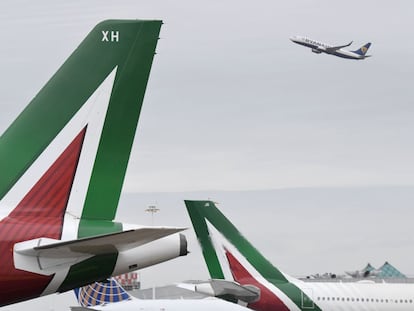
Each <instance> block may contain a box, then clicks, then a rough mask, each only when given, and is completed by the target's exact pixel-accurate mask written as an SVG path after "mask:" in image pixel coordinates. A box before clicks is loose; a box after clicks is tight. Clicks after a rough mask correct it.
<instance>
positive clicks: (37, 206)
mask: <svg viewBox="0 0 414 311" xmlns="http://www.w3.org/2000/svg"><path fill="white" fill-rule="evenodd" d="M161 24H162V22H161V21H140V20H108V21H104V22H101V23H99V24H98V25H97V26H96V27H95V28H94V29H93V30H92V31H91V32H90V33H89V34H88V36H87V37H86V38H85V39H84V41H83V42H82V43H81V44H80V45H79V47H78V48H77V49H76V50H75V51H74V52H73V53H72V55H71V56H70V57H69V58H68V59H67V61H66V62H65V63H64V64H63V65H62V66H61V67H60V69H59V70H58V71H57V72H56V73H55V75H54V76H53V77H52V78H51V79H50V80H49V82H48V83H47V84H46V85H45V86H44V87H43V88H42V89H41V90H40V92H39V93H38V94H37V95H36V96H35V97H34V99H33V100H32V101H31V102H30V103H29V105H28V106H27V107H26V109H24V110H23V112H22V113H21V114H20V115H19V116H18V117H17V119H16V120H15V121H14V122H13V123H12V124H11V125H10V126H9V127H8V128H7V130H6V131H5V132H4V133H3V134H2V135H1V136H0V172H1V173H0V174H1V175H0V261H1V264H0V292H1V295H0V306H3V305H7V304H11V303H15V302H19V301H23V300H28V299H31V298H34V297H39V296H43V295H47V294H50V293H54V292H64V291H68V290H71V289H73V288H75V287H79V286H82V285H84V284H89V283H91V282H93V281H95V280H102V279H106V278H108V277H110V276H111V275H118V274H122V273H126V272H129V271H131V270H136V269H138V268H140V267H147V266H150V265H153V264H156V263H160V262H163V261H166V260H169V259H172V258H175V257H178V256H181V255H186V254H187V248H186V247H187V246H186V240H185V237H184V236H183V235H181V234H175V233H177V232H179V231H181V230H183V228H173V227H144V226H138V225H129V224H123V223H120V222H116V221H114V218H115V214H116V210H117V207H118V201H119V198H120V194H121V189H122V184H123V181H124V177H125V173H126V169H127V164H128V160H129V157H130V152H131V148H132V143H133V140H134V136H135V130H136V127H137V122H138V119H139V114H140V111H141V106H142V102H143V98H144V94H145V89H146V86H147V81H148V77H149V74H150V70H151V65H152V61H153V57H154V54H155V47H156V44H157V41H158V36H159V31H160V28H161Z"/></svg>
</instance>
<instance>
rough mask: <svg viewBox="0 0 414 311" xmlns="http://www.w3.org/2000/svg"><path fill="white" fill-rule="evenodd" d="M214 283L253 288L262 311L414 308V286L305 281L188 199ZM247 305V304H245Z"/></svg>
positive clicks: (212, 210) (255, 305) (210, 206)
mask: <svg viewBox="0 0 414 311" xmlns="http://www.w3.org/2000/svg"><path fill="white" fill-rule="evenodd" d="M185 204H186V207H187V211H188V213H189V216H190V218H191V221H192V223H193V227H194V230H195V232H196V235H197V238H198V240H199V243H200V246H201V248H202V252H203V256H204V259H205V261H206V264H207V267H208V270H209V273H210V276H211V278H212V279H225V280H228V281H233V282H237V283H239V284H241V285H243V286H253V287H255V288H256V289H257V290H258V292H259V293H260V295H259V298H258V299H257V301H254V302H252V303H248V304H247V306H248V307H249V308H251V309H253V310H257V311H268V310H273V311H279V310H281V311H285V310H302V311H304V310H383V311H392V310H413V308H414V284H412V283H411V284H410V283H404V284H396V283H385V282H382V283H375V282H304V281H301V280H298V279H296V278H293V277H291V276H289V275H287V274H285V273H283V272H281V271H280V270H278V269H277V268H276V267H274V266H273V265H272V264H271V263H270V262H269V261H268V260H267V259H266V258H265V257H263V256H262V255H261V254H260V253H259V252H258V251H257V250H256V249H255V248H254V247H253V246H252V245H251V244H250V243H249V242H248V241H247V240H246V239H245V238H244V237H243V236H242V234H241V233H240V232H239V231H238V230H237V228H236V227H235V226H234V225H233V224H232V223H231V222H230V221H229V220H228V219H227V218H226V217H225V216H224V215H223V214H222V213H221V212H220V211H219V210H218V209H217V207H216V206H215V204H214V202H212V201H185ZM241 303H242V302H241Z"/></svg>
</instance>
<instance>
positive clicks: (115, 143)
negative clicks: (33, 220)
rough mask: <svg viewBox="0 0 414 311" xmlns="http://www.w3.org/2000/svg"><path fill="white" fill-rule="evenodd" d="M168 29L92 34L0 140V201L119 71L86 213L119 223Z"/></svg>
mask: <svg viewBox="0 0 414 311" xmlns="http://www.w3.org/2000/svg"><path fill="white" fill-rule="evenodd" d="M161 24H162V22H161V21H139V20H129V21H128V20H127V21H120V20H109V21H104V22H102V23H100V24H98V25H97V26H96V27H95V28H94V29H93V30H92V31H91V32H90V33H89V35H88V36H87V37H86V38H85V40H84V41H83V42H82V43H81V44H80V45H79V47H78V48H77V49H76V50H75V51H74V52H73V53H72V55H71V56H70V57H69V58H68V59H67V61H66V62H65V63H64V64H63V65H62V66H61V68H60V69H59V70H58V71H57V72H56V74H55V75H54V76H53V77H52V78H51V79H50V80H49V82H48V83H47V84H46V85H45V86H44V87H43V88H42V89H41V90H40V92H39V93H38V94H37V95H36V97H35V98H34V99H33V100H32V101H31V102H30V103H29V105H28V106H27V107H26V108H25V110H24V111H23V112H22V113H21V114H20V115H19V116H18V117H17V119H16V120H15V121H14V122H13V123H12V124H11V125H10V127H9V128H8V129H7V130H6V131H5V132H4V134H3V135H2V136H1V137H0V172H1V178H0V199H1V198H3V197H4V195H5V194H6V193H7V192H8V191H9V190H10V189H11V188H12V187H13V185H14V184H15V183H16V181H17V180H18V179H19V178H20V177H21V176H22V175H23V174H24V172H25V171H26V170H27V169H28V168H29V167H30V165H31V164H32V163H33V162H34V161H35V160H36V159H37V158H38V156H39V155H40V154H41V153H42V152H43V150H44V149H45V148H46V147H47V146H48V145H49V144H50V142H51V141H52V140H53V139H54V138H55V137H56V135H57V134H58V133H59V132H60V131H61V130H62V128H64V126H65V125H66V124H67V123H68V122H69V121H70V120H71V118H72V117H73V116H74V115H75V113H76V112H77V111H78V110H79V109H80V108H81V107H82V105H83V104H84V103H85V102H86V101H87V99H88V98H89V97H90V96H91V95H92V94H93V93H94V91H95V90H96V89H97V88H98V86H99V85H100V84H101V83H102V82H103V81H104V80H105V78H106V77H107V76H108V75H109V74H110V73H111V72H112V70H113V69H114V68H115V67H117V66H118V70H117V75H116V77H115V81H114V86H113V91H112V94H111V99H110V103H109V108H108V113H107V115H106V118H105V121H104V128H103V133H102V137H101V140H100V142H99V147H98V153H97V157H96V159H95V163H94V167H93V172H92V177H91V180H90V183H89V187H88V192H87V198H86V202H85V204H84V210H83V214H82V217H83V218H88V219H102V220H112V219H113V218H114V215H115V213H116V208H117V205H118V201H119V196H120V192H121V188H122V184H123V180H124V176H125V172H126V167H127V164H128V159H129V155H130V151H131V146H132V142H133V139H134V134H135V130H136V126H137V121H138V117H139V113H140V110H141V105H142V101H143V97H144V93H145V89H146V85H147V80H148V77H149V72H150V68H151V64H152V60H153V56H154V53H155V46H156V43H157V40H158V35H159V31H160V27H161ZM106 31H109V32H111V31H114V32H119V40H118V42H116V41H115V40H114V41H113V42H106V41H105V40H103V32H106ZM109 37H110V35H109ZM81 230H83V229H81Z"/></svg>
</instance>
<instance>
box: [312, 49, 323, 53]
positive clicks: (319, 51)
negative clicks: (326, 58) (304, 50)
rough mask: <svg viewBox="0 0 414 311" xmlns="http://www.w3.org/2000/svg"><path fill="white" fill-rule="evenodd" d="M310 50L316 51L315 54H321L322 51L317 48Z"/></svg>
mask: <svg viewBox="0 0 414 311" xmlns="http://www.w3.org/2000/svg"><path fill="white" fill-rule="evenodd" d="M312 52H313V53H316V54H321V53H322V51H321V50H318V49H312Z"/></svg>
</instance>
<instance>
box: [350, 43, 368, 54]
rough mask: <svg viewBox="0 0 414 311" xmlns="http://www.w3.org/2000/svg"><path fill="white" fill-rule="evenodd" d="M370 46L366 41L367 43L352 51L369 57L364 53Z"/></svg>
mask: <svg viewBox="0 0 414 311" xmlns="http://www.w3.org/2000/svg"><path fill="white" fill-rule="evenodd" d="M370 46H371V42H368V43H367V44H365V45H363V46H361V47H360V48H359V49H358V50H356V51H353V52H354V53H356V54H358V55H361V56H364V57H369V56H368V55H365V54H366V53H367V52H368V49H369V47H370Z"/></svg>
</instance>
